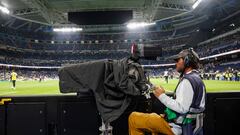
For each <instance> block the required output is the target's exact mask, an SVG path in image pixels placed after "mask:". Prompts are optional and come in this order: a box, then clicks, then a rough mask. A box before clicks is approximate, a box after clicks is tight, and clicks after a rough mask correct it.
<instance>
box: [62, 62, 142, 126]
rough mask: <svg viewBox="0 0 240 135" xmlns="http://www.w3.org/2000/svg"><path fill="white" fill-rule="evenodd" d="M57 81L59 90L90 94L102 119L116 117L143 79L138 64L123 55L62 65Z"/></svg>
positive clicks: (123, 109)
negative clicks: (119, 58)
mask: <svg viewBox="0 0 240 135" xmlns="http://www.w3.org/2000/svg"><path fill="white" fill-rule="evenodd" d="M59 80H60V81H59V86H60V91H61V92H62V93H76V92H77V93H79V94H81V93H82V94H84V93H92V94H93V96H94V97H95V100H96V104H97V108H98V110H99V112H100V114H101V117H102V119H103V121H104V122H112V121H114V120H116V119H117V118H118V117H119V116H120V115H121V114H122V113H123V112H124V111H125V110H126V108H127V107H128V105H129V104H130V102H131V100H132V98H133V97H134V96H138V95H141V91H143V90H146V86H145V84H146V82H147V80H146V77H145V75H144V72H143V69H142V68H141V66H140V64H138V63H136V62H134V61H132V60H131V59H127V58H125V59H121V60H99V61H92V62H86V63H81V64H77V65H71V66H66V67H63V68H61V69H60V70H59Z"/></svg>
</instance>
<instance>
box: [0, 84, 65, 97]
mask: <svg viewBox="0 0 240 135" xmlns="http://www.w3.org/2000/svg"><path fill="white" fill-rule="evenodd" d="M11 87H12V83H11V82H9V81H8V82H0V96H8V95H39V94H41V95H51V94H60V92H59V87H58V81H57V80H47V81H44V82H39V81H17V82H16V89H15V90H14V89H12V88H11Z"/></svg>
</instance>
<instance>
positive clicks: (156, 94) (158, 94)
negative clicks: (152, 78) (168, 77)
mask: <svg viewBox="0 0 240 135" xmlns="http://www.w3.org/2000/svg"><path fill="white" fill-rule="evenodd" d="M163 93H165V90H164V88H163V87H162V86H159V87H156V89H155V90H154V91H153V94H154V95H155V96H156V97H157V98H158V97H159V96H160V95H161V94H163Z"/></svg>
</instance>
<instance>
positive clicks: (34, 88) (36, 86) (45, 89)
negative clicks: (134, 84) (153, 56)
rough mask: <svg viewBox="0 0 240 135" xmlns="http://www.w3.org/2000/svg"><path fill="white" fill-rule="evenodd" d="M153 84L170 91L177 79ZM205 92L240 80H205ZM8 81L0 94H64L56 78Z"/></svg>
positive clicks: (239, 86) (238, 86)
mask: <svg viewBox="0 0 240 135" xmlns="http://www.w3.org/2000/svg"><path fill="white" fill-rule="evenodd" d="M151 82H152V83H153V84H155V85H157V86H158V85H161V86H163V87H164V88H165V90H166V91H167V92H172V91H173V90H174V89H175V87H176V85H177V82H178V80H177V79H173V80H169V83H168V84H167V83H166V82H165V81H164V80H163V79H156V78H154V79H151ZM204 83H205V85H206V89H207V92H227V91H240V82H235V81H216V80H205V81H204ZM11 87H12V83H11V82H9V81H4V82H0V96H20V95H23V96H26V95H27V96H32V95H65V94H61V93H60V92H59V86H58V80H46V81H43V82H39V81H17V87H16V89H15V90H14V89H12V88H11Z"/></svg>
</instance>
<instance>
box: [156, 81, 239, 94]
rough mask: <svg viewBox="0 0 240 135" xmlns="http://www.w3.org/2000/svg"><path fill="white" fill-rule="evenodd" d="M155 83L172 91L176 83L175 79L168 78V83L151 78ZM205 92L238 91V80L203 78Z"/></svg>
mask: <svg viewBox="0 0 240 135" xmlns="http://www.w3.org/2000/svg"><path fill="white" fill-rule="evenodd" d="M151 82H152V83H153V84H155V85H157V86H158V85H161V86H163V87H164V88H165V90H166V91H173V90H174V89H175V87H176V85H177V83H178V80H177V79H173V80H169V82H168V84H167V83H166V82H165V81H164V80H163V79H151ZM204 84H205V86H206V90H207V92H226V91H240V82H235V81H217V80H204Z"/></svg>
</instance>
